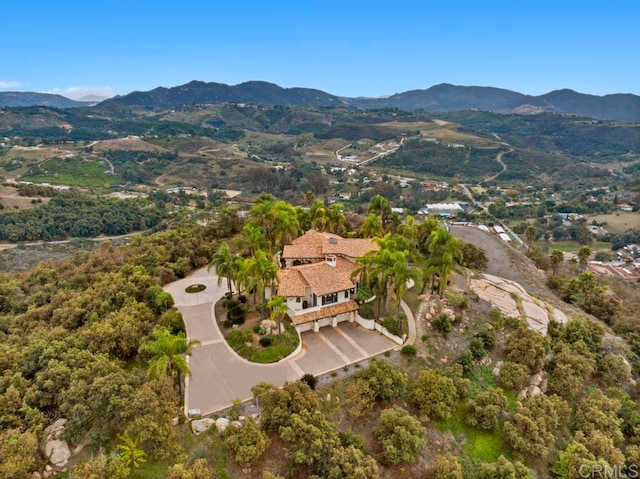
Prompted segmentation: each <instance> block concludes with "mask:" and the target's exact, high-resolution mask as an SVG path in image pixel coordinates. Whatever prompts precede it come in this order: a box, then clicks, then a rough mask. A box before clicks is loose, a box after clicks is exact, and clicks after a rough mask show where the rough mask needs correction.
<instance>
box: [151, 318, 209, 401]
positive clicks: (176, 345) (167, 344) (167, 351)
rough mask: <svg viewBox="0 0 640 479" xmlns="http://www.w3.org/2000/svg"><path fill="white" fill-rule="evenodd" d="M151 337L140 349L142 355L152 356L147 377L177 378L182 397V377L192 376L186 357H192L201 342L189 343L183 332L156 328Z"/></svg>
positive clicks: (191, 341) (190, 341)
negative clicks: (174, 332) (175, 332)
mask: <svg viewBox="0 0 640 479" xmlns="http://www.w3.org/2000/svg"><path fill="white" fill-rule="evenodd" d="M151 336H152V338H153V339H151V340H147V341H145V342H143V343H142V344H141V345H140V348H139V351H140V353H144V354H148V355H150V356H151V360H150V361H149V367H148V369H147V376H148V377H149V378H151V379H158V378H161V377H163V376H169V377H170V378H174V376H175V377H176V379H177V382H178V388H179V390H180V395H181V396H182V392H183V391H182V377H183V376H190V375H191V370H190V369H189V365H188V364H187V360H186V356H191V354H192V353H193V350H194V348H195V347H196V346H198V345H199V344H200V342H199V341H195V340H188V341H187V337H186V336H185V334H184V333H183V332H182V331H180V332H179V333H177V334H171V332H170V331H169V330H168V329H166V328H163V327H156V328H155V329H154V330H153V331H152V333H151Z"/></svg>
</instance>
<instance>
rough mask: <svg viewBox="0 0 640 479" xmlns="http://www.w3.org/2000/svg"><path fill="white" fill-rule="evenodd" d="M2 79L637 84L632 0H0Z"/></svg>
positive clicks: (362, 88)
mask: <svg viewBox="0 0 640 479" xmlns="http://www.w3.org/2000/svg"><path fill="white" fill-rule="evenodd" d="M0 12H1V13H0V15H1V16H2V26H1V27H0V46H1V48H0V90H25V91H46V92H60V93H63V94H66V95H67V96H71V97H75V98H78V97H80V96H82V95H84V94H86V93H100V94H105V93H110V94H113V93H118V94H125V93H128V92H130V91H133V90H149V89H152V88H154V87H156V86H175V85H179V84H182V83H186V82H188V81H190V80H203V81H216V82H222V83H229V84H235V83H240V82H243V81H247V80H265V81H270V82H273V83H277V84H279V85H281V86H285V87H291V86H303V87H314V88H319V89H321V90H325V91H327V92H329V93H333V94H337V95H345V96H360V95H361V96H379V95H388V94H393V93H396V92H400V91H405V90H410V89H418V88H428V87H430V86H432V85H434V84H438V83H443V82H446V83H453V84H457V85H482V86H496V87H501V88H507V89H511V90H516V91H520V92H522V93H529V94H534V95H537V94H542V93H546V92H548V91H551V90H555V89H559V88H572V89H574V90H577V91H580V92H583V93H592V94H597V95H602V94H607V93H635V94H640V4H639V3H638V2H636V1H627V0H622V1H617V2H601V1H598V0H596V1H591V2H584V1H581V2H577V1H572V0H567V1H563V0H555V1H547V0H539V1H535V2H530V1H527V0H521V1H513V0H512V1H510V2H501V1H491V0H486V1H484V2H478V1H458V2H443V1H441V0H440V1H437V2H436V1H432V0H423V1H405V0H397V1H394V2H389V1H387V2H377V1H375V0H374V1H371V0H369V1H367V2H364V1H359V0H355V1H350V0H342V1H334V0H324V1H311V0H298V1H276V0H274V1H259V2H258V1H256V2H250V1H243V0H237V1H220V0H209V1H195V0H182V1H179V2H177V1H173V2H162V1H148V0H126V1H122V0H90V1H87V0H83V1H71V0H62V1H55V0H40V1H37V0H5V1H4V2H2V6H1V9H0Z"/></svg>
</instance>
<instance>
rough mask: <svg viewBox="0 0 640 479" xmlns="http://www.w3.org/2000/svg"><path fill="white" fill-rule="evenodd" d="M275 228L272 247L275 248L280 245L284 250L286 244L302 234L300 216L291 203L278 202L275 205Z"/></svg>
mask: <svg viewBox="0 0 640 479" xmlns="http://www.w3.org/2000/svg"><path fill="white" fill-rule="evenodd" d="M273 217H274V226H273V240H274V243H273V244H272V245H271V246H272V247H275V245H276V244H278V243H279V244H280V247H281V248H284V245H285V244H288V243H290V242H291V240H293V239H294V238H296V237H297V236H298V235H299V234H300V222H299V221H298V215H297V214H296V210H295V208H294V207H293V206H291V205H290V204H289V203H286V202H284V201H278V202H277V203H276V204H275V205H274V213H273Z"/></svg>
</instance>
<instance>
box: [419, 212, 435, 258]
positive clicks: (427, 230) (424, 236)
mask: <svg viewBox="0 0 640 479" xmlns="http://www.w3.org/2000/svg"><path fill="white" fill-rule="evenodd" d="M439 227H440V223H438V220H437V219H435V218H427V219H426V220H424V221H423V222H422V223H420V224H419V225H418V233H417V234H418V237H417V239H416V241H417V243H418V249H419V250H420V252H421V253H422V254H424V255H426V254H428V253H429V251H428V250H427V240H428V239H429V236H431V233H433V232H434V231H435V230H437V229H438V228H439Z"/></svg>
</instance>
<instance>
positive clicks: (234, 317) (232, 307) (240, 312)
mask: <svg viewBox="0 0 640 479" xmlns="http://www.w3.org/2000/svg"><path fill="white" fill-rule="evenodd" d="M224 307H225V309H226V310H227V319H228V320H229V321H231V322H233V324H243V323H244V319H245V316H246V314H247V313H246V311H245V309H244V306H242V304H241V303H240V302H238V301H235V300H229V301H225V302H224Z"/></svg>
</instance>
